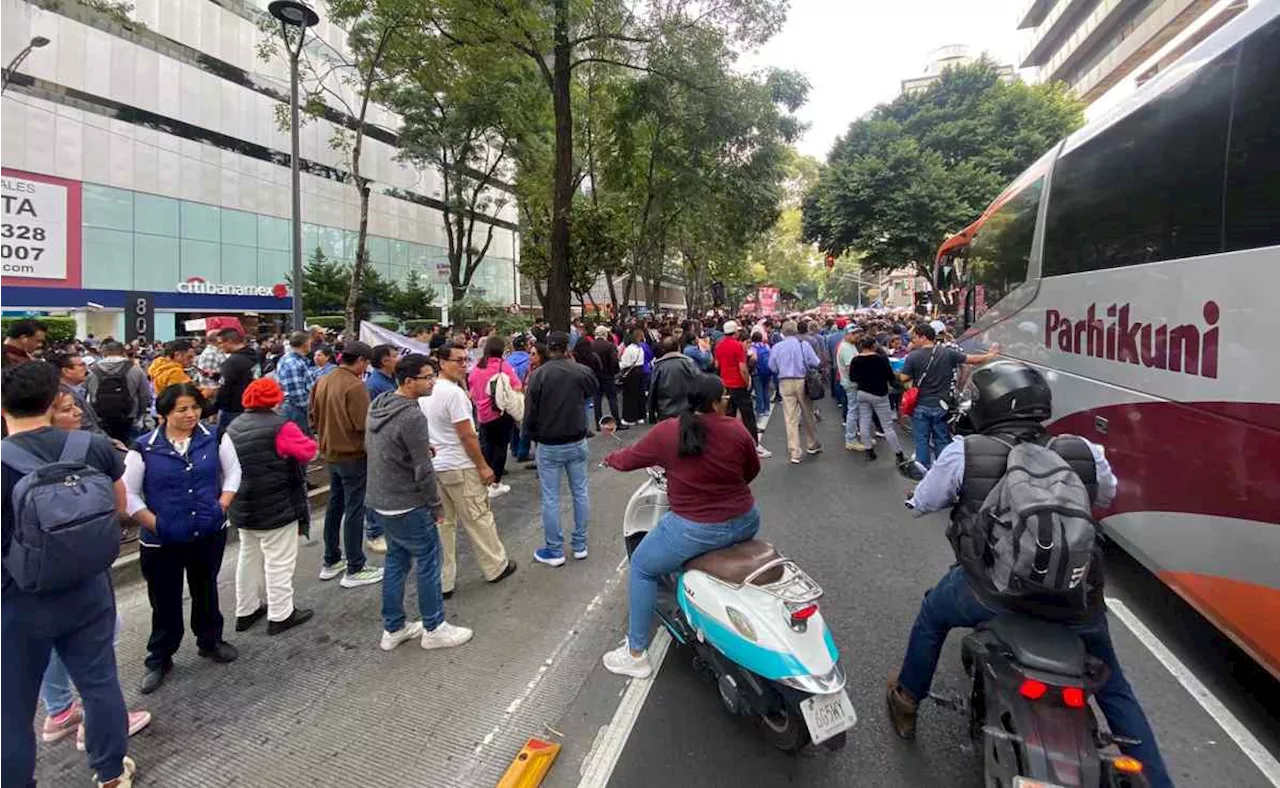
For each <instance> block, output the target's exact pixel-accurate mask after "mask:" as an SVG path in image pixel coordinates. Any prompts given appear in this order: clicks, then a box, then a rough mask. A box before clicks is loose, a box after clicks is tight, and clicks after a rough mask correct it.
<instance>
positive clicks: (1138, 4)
mask: <svg viewBox="0 0 1280 788" xmlns="http://www.w3.org/2000/svg"><path fill="white" fill-rule="evenodd" d="M1247 7H1248V2H1247V0H1226V1H1225V2H1224V1H1223V0H1026V2H1025V4H1024V5H1023V7H1022V10H1021V12H1020V13H1019V15H1018V27H1019V28H1021V29H1026V30H1030V31H1031V33H1030V40H1029V41H1028V43H1027V44H1026V47H1025V48H1024V50H1023V53H1022V57H1021V58H1020V59H1019V62H1018V65H1019V67H1020V68H1034V69H1036V81H1038V82H1050V81H1061V82H1066V83H1067V84H1068V85H1069V86H1071V88H1072V89H1073V90H1074V91H1075V92H1076V95H1078V96H1079V97H1080V98H1081V99H1083V100H1084V101H1085V102H1086V103H1089V104H1091V103H1093V102H1094V101H1096V100H1097V99H1098V98H1100V97H1101V96H1102V95H1103V94H1104V93H1106V92H1107V91H1108V90H1110V89H1111V88H1113V87H1115V86H1117V85H1119V84H1121V83H1122V82H1123V81H1124V80H1125V79H1126V78H1129V77H1131V76H1132V77H1133V78H1134V80H1135V84H1141V83H1142V82H1144V81H1146V80H1148V79H1150V78H1151V77H1153V76H1155V74H1156V73H1157V72H1158V71H1160V70H1162V69H1164V68H1167V67H1168V65H1169V64H1170V63H1172V62H1173V61H1174V60H1176V59H1177V57H1178V56H1179V55H1181V54H1182V53H1183V52H1185V51H1186V50H1187V49H1190V48H1191V47H1192V46H1194V45H1195V44H1196V43H1198V42H1199V41H1200V40H1202V39H1203V38H1204V37H1205V36H1208V35H1209V34H1210V33H1211V32H1213V31H1214V30H1216V29H1217V28H1219V27H1221V26H1222V25H1223V24H1225V23H1226V22H1227V21H1228V20H1230V19H1231V18H1232V17H1234V16H1235V15H1237V14H1239V13H1240V12H1241V11H1243V10H1244V9H1245V8H1247ZM1184 31H1191V32H1190V34H1188V35H1183V36H1181V37H1180V40H1179V41H1178V42H1177V43H1176V44H1175V45H1174V46H1173V47H1172V48H1171V49H1169V50H1168V51H1166V52H1164V53H1163V54H1162V55H1161V56H1160V58H1159V59H1158V60H1157V61H1156V62H1154V63H1149V64H1148V60H1150V59H1151V58H1152V57H1153V56H1154V55H1157V53H1160V52H1161V50H1162V48H1164V47H1165V45H1166V44H1169V43H1170V42H1173V41H1174V39H1175V38H1176V37H1179V36H1180V34H1182V33H1183V32H1184ZM1144 64H1146V65H1145V67H1144Z"/></svg>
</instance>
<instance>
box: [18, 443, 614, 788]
mask: <svg viewBox="0 0 1280 788" xmlns="http://www.w3.org/2000/svg"><path fill="white" fill-rule="evenodd" d="M630 434H631V435H636V433H630ZM637 437H638V436H637ZM629 442H630V439H629ZM614 445H615V444H613V442H612V441H607V440H605V439H601V438H596V439H593V440H592V441H590V446H591V451H592V460H591V469H592V470H591V476H590V484H591V492H592V518H591V532H590V542H589V545H590V550H591V557H590V558H589V559H587V560H586V561H582V562H578V561H570V562H569V563H568V565H566V566H564V567H561V568H559V569H552V568H549V567H546V566H542V565H540V564H536V563H535V562H534V561H533V558H532V554H533V550H534V549H535V548H536V547H538V546H539V545H541V543H542V528H541V521H540V519H539V514H538V512H539V507H538V499H537V479H536V476H535V473H536V472H534V471H526V470H520V469H517V470H514V471H512V472H511V473H510V475H509V476H508V478H507V479H506V481H507V482H508V483H509V484H510V485H511V487H512V492H511V493H510V494H508V495H506V496H503V497H502V498H499V499H497V500H496V501H495V502H494V513H495V516H496V518H497V522H498V530H499V532H500V533H501V535H502V538H503V541H504V542H505V544H506V546H507V550H508V553H509V554H510V556H511V557H512V558H513V559H514V560H516V561H517V562H518V563H519V565H520V568H519V571H518V572H517V573H516V574H515V575H514V576H512V577H511V578H508V579H507V580H505V581H503V582H502V583H500V584H498V585H496V586H490V585H488V584H486V583H485V582H484V579H483V577H482V576H481V575H480V572H479V569H478V567H477V565H476V562H475V559H474V557H473V556H472V554H471V550H470V546H469V544H468V543H467V539H466V537H465V536H460V538H459V540H458V542H459V549H458V567H459V571H458V588H457V594H456V595H455V596H454V598H453V599H451V600H449V601H447V602H446V603H445V609H446V612H447V615H448V617H449V620H450V621H452V622H454V623H458V624H462V625H465V626H469V627H472V628H474V629H475V630H476V636H475V639H474V640H473V641H472V642H471V643H468V644H467V645H465V646H462V647H460V648H457V649H449V650H443V651H432V652H424V651H422V650H421V649H420V648H418V647H417V646H416V644H415V643H406V644H404V645H403V646H401V647H400V648H398V649H397V650H396V651H394V652H392V653H385V652H383V651H381V650H379V649H378V638H379V635H380V633H381V618H380V616H379V610H380V602H381V586H380V585H375V586H367V587H363V588H356V589H344V588H341V587H340V586H339V585H338V583H337V581H336V580H335V581H332V582H327V583H322V582H320V581H319V579H318V578H317V575H316V573H317V571H318V570H319V566H320V556H321V546H320V543H319V537H320V535H321V532H322V530H323V525H322V519H323V511H318V512H317V513H316V514H317V517H316V518H315V519H314V520H313V523H312V536H313V537H314V541H313V542H311V543H310V544H307V545H305V546H303V547H302V548H301V549H300V550H299V556H298V569H297V573H296V575H295V581H294V582H295V592H296V597H295V599H296V603H297V604H298V605H299V606H300V607H313V608H315V610H316V617H315V619H313V620H312V621H311V622H309V623H307V624H305V625H303V626H301V627H299V628H297V629H294V630H291V631H290V632H288V633H285V634H283V635H279V636H277V637H269V636H267V634H266V627H265V626H264V624H262V623H259V624H258V625H257V626H255V627H254V628H253V629H252V630H250V631H249V632H247V633H237V632H235V628H234V597H235V590H234V588H235V585H234V584H235V559H236V550H237V549H238V547H237V546H236V545H232V546H230V547H229V549H228V550H227V554H226V557H225V558H224V560H223V569H222V573H221V575H220V578H219V579H220V583H219V585H220V589H221V599H222V612H223V615H224V617H225V618H226V622H227V623H226V634H225V637H226V639H227V641H228V642H230V643H232V644H233V645H235V646H236V647H237V648H238V649H239V650H240V658H239V660H237V661H236V662H234V663H232V664H230V665H217V664H214V663H212V662H209V661H207V660H203V659H200V658H199V657H198V656H197V655H196V650H195V642H194V640H193V639H192V638H191V636H190V633H188V634H187V637H186V639H185V640H184V641H183V644H182V648H181V649H180V650H179V652H178V654H177V655H175V658H174V670H173V672H172V673H170V674H169V677H168V679H167V680H166V682H165V684H164V686H163V687H161V689H160V690H158V691H157V692H156V693H154V694H152V695H150V696H147V697H145V698H143V697H142V696H140V695H138V693H137V687H138V683H139V682H140V681H141V679H142V674H143V666H142V659H143V656H144V655H145V644H146V638H147V634H148V632H149V616H150V607H149V605H148V602H147V597H146V586H145V584H143V583H141V582H139V583H134V584H131V585H125V586H120V587H118V589H117V594H118V599H117V602H118V605H119V609H120V613H121V615H122V617H123V619H124V625H123V628H122V630H121V633H120V643H119V646H118V647H117V656H118V659H119V663H120V679H121V682H122V684H123V686H124V691H125V698H126V700H127V701H128V703H129V706H130V708H140V707H141V708H146V709H149V710H150V711H151V712H152V713H153V714H154V715H155V720H154V721H153V722H152V724H151V726H150V727H149V728H148V729H147V730H145V731H143V732H142V733H140V734H138V735H137V736H135V737H134V738H133V739H132V740H131V749H130V754H131V755H132V756H134V757H135V759H136V760H137V762H138V766H139V780H138V784H139V785H152V786H165V787H166V788H182V787H183V786H200V787H201V788H204V787H205V786H220V785H245V786H255V787H256V786H263V788H267V787H269V786H282V787H283V786H289V787H290V788H292V787H293V786H299V785H312V784H355V785H379V786H433V787H434V786H491V785H493V784H494V783H496V781H497V778H498V777H499V776H500V775H501V774H502V772H503V770H504V769H505V768H506V766H507V764H508V763H509V762H510V760H511V759H512V758H513V757H514V755H515V753H516V751H517V750H518V748H519V746H520V745H521V744H522V743H523V742H524V740H525V739H526V738H528V737H529V736H533V735H539V736H544V737H545V736H548V735H550V734H549V733H548V732H547V730H546V729H545V728H544V725H545V723H547V722H551V721H554V720H556V719H557V718H558V717H559V716H560V715H561V714H563V713H564V711H565V710H566V709H567V708H568V705H569V703H570V702H571V701H572V700H573V698H574V697H575V696H576V693H577V691H578V688H579V687H580V686H581V684H582V682H583V681H584V680H585V678H586V676H587V674H588V672H589V671H590V669H591V668H592V667H593V666H594V664H595V663H596V661H597V660H598V659H599V656H600V644H599V642H597V641H598V639H599V636H600V633H602V632H605V631H608V630H610V629H611V628H612V627H614V626H615V625H616V624H617V622H616V621H613V620H606V619H605V616H606V615H608V613H606V609H607V608H608V606H607V605H604V604H602V602H603V601H604V600H605V599H606V598H607V597H608V596H609V595H610V594H611V593H613V592H614V591H616V590H617V588H618V582H617V580H618V578H619V577H620V574H619V571H618V568H619V564H620V562H621V558H622V555H623V549H622V544H621V534H620V525H619V523H620V522H621V517H622V512H623V509H624V508H625V506H626V501H627V498H628V496H629V495H630V492H631V490H632V489H633V487H634V486H635V484H637V483H638V481H637V479H636V478H635V477H634V476H628V475H625V474H619V473H616V472H613V471H608V470H603V471H602V470H599V469H596V468H595V466H596V464H597V463H598V462H599V457H600V456H601V454H602V453H603V452H605V451H608V450H612V448H613V447H614ZM517 467H518V466H517ZM567 498H568V495H567V490H565V491H564V493H562V507H561V509H562V517H565V518H570V515H569V514H568V511H569V507H568V501H567ZM567 521H570V522H571V519H567ZM370 561H371V562H372V563H374V564H377V565H381V563H382V557H381V556H379V555H377V554H370ZM415 600H416V597H415V594H414V590H413V584H412V583H408V584H407V588H406V599H405V603H406V605H405V606H406V610H409V611H413V612H411V615H412V616H416V601H415ZM612 612H614V613H616V609H615V610H613V611H612ZM584 634H586V635H590V636H591V637H589V638H587V639H586V642H583V641H584V639H583V637H582V636H583V635H584ZM38 722H39V721H37V724H38ZM37 777H38V779H39V780H40V782H41V784H43V785H58V786H63V785H91V784H92V783H91V782H90V776H89V772H88V768H87V766H86V765H85V759H84V754H83V753H80V752H77V751H76V750H75V747H74V745H73V744H71V743H70V742H69V741H66V740H64V741H63V742H60V743H58V744H55V745H41V748H40V756H39V763H38V768H37Z"/></svg>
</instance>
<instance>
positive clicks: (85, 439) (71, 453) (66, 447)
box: [58, 430, 90, 463]
mask: <svg viewBox="0 0 1280 788" xmlns="http://www.w3.org/2000/svg"><path fill="white" fill-rule="evenodd" d="M89 442H90V436H89V433H87V432H85V431H84V430H72V431H71V432H68V433H67V441H66V443H64V444H62V454H61V455H60V456H59V457H58V462H72V463H83V462H84V461H85V460H86V459H88V458H89Z"/></svg>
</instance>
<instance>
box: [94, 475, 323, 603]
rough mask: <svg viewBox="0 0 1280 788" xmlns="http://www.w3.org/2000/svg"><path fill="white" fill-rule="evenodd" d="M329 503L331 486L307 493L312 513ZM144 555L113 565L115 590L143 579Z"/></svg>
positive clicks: (234, 532)
mask: <svg viewBox="0 0 1280 788" xmlns="http://www.w3.org/2000/svg"><path fill="white" fill-rule="evenodd" d="M328 502H329V486H328V485H325V486H324V487H317V488H316V489H314V490H312V491H311V492H309V493H307V503H309V504H310V505H311V511H312V512H313V513H314V512H315V511H316V510H317V509H319V508H323V507H324V506H325V504H327V503H328ZM229 530H230V533H228V534H227V544H228V545H230V544H233V543H234V542H235V541H236V540H237V538H238V533H239V529H237V528H236V527H235V525H231V526H229ZM141 555H142V547H138V549H137V550H134V551H133V552H131V553H128V554H127V555H122V556H120V557H119V558H117V559H116V560H115V563H113V564H112V565H111V585H112V586H114V587H115V588H120V587H122V586H127V585H132V584H133V583H136V582H138V581H139V580H141V579H142V563H141V561H140V560H139V556H141Z"/></svg>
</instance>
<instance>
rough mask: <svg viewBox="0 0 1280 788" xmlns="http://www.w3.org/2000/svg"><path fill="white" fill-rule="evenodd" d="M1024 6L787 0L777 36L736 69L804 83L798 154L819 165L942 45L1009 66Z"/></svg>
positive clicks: (983, 1)
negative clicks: (775, 72) (801, 78)
mask: <svg viewBox="0 0 1280 788" xmlns="http://www.w3.org/2000/svg"><path fill="white" fill-rule="evenodd" d="M1023 2H1024V0H791V9H790V11H789V13H788V15H787V22H786V25H785V26H784V27H783V29H782V30H781V31H780V32H779V33H778V34H777V35H776V36H774V37H773V38H771V39H769V41H768V42H766V43H765V45H764V46H763V47H761V48H760V49H759V50H757V51H755V52H751V53H748V54H746V55H744V56H743V58H742V59H741V60H740V61H739V62H740V65H741V66H742V67H743V68H744V69H746V70H751V69H755V68H763V67H770V66H773V67H777V68H786V69H793V70H795V71H799V72H801V73H803V74H804V75H805V76H807V77H808V78H809V82H810V90H809V101H808V103H807V104H806V105H805V106H803V107H801V108H800V110H799V113H798V114H799V116H800V118H801V120H803V121H804V122H806V123H808V124H810V127H809V130H808V131H807V132H806V133H805V136H804V137H803V138H802V139H801V140H800V142H799V144H798V146H797V147H798V148H799V149H800V152H801V153H806V154H808V155H810V156H813V157H814V158H816V159H818V160H819V161H825V160H826V157H827V152H828V151H829V150H830V149H831V145H832V143H834V142H835V140H836V137H838V136H840V135H841V134H843V133H844V132H845V130H846V129H847V128H848V127H849V124H850V123H852V122H853V121H855V120H857V119H858V118H859V117H861V116H862V115H864V114H866V113H867V112H868V111H870V110H871V109H872V108H873V107H875V105H876V104H879V103H881V102H885V101H892V100H893V99H894V98H895V97H896V96H897V95H898V92H899V89H900V84H899V83H900V82H901V81H902V80H903V79H907V78H910V77H916V76H921V75H922V74H923V73H924V69H925V66H926V65H927V64H928V62H929V60H930V58H929V53H930V52H931V51H932V50H934V49H937V48H938V47H940V46H944V45H947V44H966V45H968V46H969V47H970V49H971V50H972V51H973V53H974V54H977V53H980V52H983V51H986V52H989V53H990V54H991V55H992V56H993V57H995V58H996V60H998V61H999V62H1000V63H1002V64H1003V63H1013V61H1014V59H1015V58H1016V57H1017V55H1018V52H1019V51H1020V48H1021V46H1022V45H1023V42H1024V40H1025V37H1026V35H1027V34H1028V33H1029V31H1019V30H1017V29H1016V27H1015V26H1016V25H1017V15H1018V11H1019V10H1020V9H1021V7H1022V5H1023Z"/></svg>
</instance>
